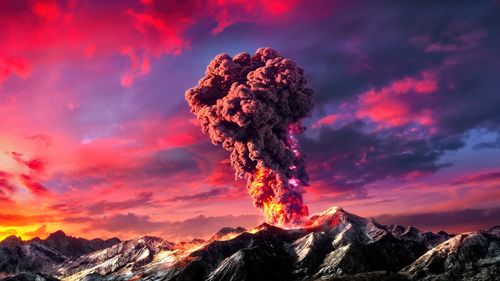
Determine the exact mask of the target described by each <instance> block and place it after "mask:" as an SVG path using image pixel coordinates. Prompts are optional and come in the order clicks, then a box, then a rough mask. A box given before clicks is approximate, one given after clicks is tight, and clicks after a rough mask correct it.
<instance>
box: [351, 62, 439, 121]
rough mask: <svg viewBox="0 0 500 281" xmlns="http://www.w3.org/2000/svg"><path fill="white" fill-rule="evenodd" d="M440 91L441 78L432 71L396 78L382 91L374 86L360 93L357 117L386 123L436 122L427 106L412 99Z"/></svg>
mask: <svg viewBox="0 0 500 281" xmlns="http://www.w3.org/2000/svg"><path fill="white" fill-rule="evenodd" d="M437 90H438V80H437V77H436V75H435V74H433V73H431V72H423V73H422V75H421V76H420V77H418V78H414V77H407V78H404V79H401V80H396V81H394V82H392V83H391V84H390V85H388V86H386V87H383V88H382V89H380V90H376V89H371V90H369V91H368V92H366V93H364V94H362V95H360V97H359V99H358V101H359V108H358V110H357V112H356V116H357V117H359V118H363V117H367V118H370V119H372V120H373V121H375V122H378V123H381V124H382V125H383V126H400V125H404V124H408V123H412V122H415V123H417V124H420V125H423V126H430V125H432V124H433V123H434V120H433V118H432V112H431V111H430V110H428V109H426V108H413V107H412V106H413V103H412V102H413V101H414V99H415V95H428V94H432V93H435V92H436V91H437ZM417 99H418V96H417Z"/></svg>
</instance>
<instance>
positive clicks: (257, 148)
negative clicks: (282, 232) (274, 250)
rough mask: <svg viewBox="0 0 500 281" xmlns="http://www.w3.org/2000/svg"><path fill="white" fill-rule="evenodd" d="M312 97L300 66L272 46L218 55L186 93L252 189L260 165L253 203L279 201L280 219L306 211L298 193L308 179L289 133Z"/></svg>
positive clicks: (296, 129)
mask: <svg viewBox="0 0 500 281" xmlns="http://www.w3.org/2000/svg"><path fill="white" fill-rule="evenodd" d="M312 98H313V91H312V90H311V89H309V88H307V87H306V79H305V78H304V73H303V70H302V69H301V68H299V67H297V65H296V64H295V62H293V61H292V60H290V59H287V58H284V57H282V56H280V55H279V54H278V53H277V52H276V51H275V50H273V49H271V48H260V49H258V50H257V52H256V53H255V54H254V55H253V56H251V55H250V54H248V53H240V54H238V55H236V56H235V57H234V58H231V57H230V56H229V55H227V54H219V55H217V56H216V57H215V58H214V59H213V60H212V61H211V62H210V64H209V65H208V67H207V69H206V72H205V76H204V77H203V78H201V80H200V81H199V82H198V85H197V86H196V87H194V88H191V89H189V90H187V91H186V100H187V101H188V103H189V106H190V108H191V112H193V113H194V114H196V116H197V118H198V120H199V122H200V124H201V126H202V128H203V132H204V133H208V135H209V136H210V139H211V140H212V143H214V144H216V145H221V146H222V147H224V148H225V149H226V150H228V151H230V152H231V164H232V166H233V168H234V169H235V171H236V177H237V178H242V177H245V178H246V179H247V186H248V187H249V189H251V184H252V182H255V181H257V180H259V179H257V175H258V172H259V169H260V172H262V173H265V175H264V176H262V175H261V177H260V178H262V179H260V181H263V186H259V188H258V189H259V190H258V191H253V192H252V191H251V192H250V193H251V195H252V196H253V197H254V204H255V205H256V206H257V207H259V208H265V204H266V202H267V203H276V204H280V205H283V206H284V211H283V212H284V213H285V215H284V216H285V217H284V218H282V219H283V220H284V222H285V223H288V222H296V221H298V220H300V216H302V215H307V207H305V206H304V205H303V203H302V194H301V193H302V186H305V185H307V184H308V177H307V173H306V171H305V161H304V157H303V156H302V153H301V152H300V151H299V148H298V145H297V143H296V141H295V139H294V138H293V134H296V133H301V132H302V131H303V130H304V128H303V127H301V126H300V121H301V120H302V119H303V118H305V117H307V116H308V115H309V114H310V112H311V110H312V108H313V103H312ZM254 189H255V188H254ZM270 201H272V202H270ZM269 220H270V221H271V222H276V220H275V219H269Z"/></svg>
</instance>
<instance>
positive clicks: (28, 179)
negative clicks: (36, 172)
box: [19, 174, 49, 196]
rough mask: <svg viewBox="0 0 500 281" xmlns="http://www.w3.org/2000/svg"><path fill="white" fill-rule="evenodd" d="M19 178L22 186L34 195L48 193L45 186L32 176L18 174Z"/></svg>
mask: <svg viewBox="0 0 500 281" xmlns="http://www.w3.org/2000/svg"><path fill="white" fill-rule="evenodd" d="M19 179H20V180H21V182H22V183H23V185H24V187H26V189H28V190H29V191H30V192H31V193H33V194H34V195H36V196H45V195H48V193H49V191H48V190H47V188H46V187H45V186H44V185H43V184H41V183H40V182H38V181H37V180H36V179H34V178H33V177H32V176H29V175H26V174H22V175H20V176H19Z"/></svg>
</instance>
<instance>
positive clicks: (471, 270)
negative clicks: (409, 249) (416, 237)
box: [403, 231, 500, 281]
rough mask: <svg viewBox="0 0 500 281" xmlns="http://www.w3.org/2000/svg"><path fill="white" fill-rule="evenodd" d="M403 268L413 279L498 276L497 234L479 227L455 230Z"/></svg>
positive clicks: (499, 245) (478, 279)
mask: <svg viewBox="0 0 500 281" xmlns="http://www.w3.org/2000/svg"><path fill="white" fill-rule="evenodd" d="M403 272H405V273H408V274H409V275H410V276H411V277H412V278H413V279H415V280H443V281H444V280H476V281H483V280H484V281H487V280H499V279H500V238H498V237H497V236H494V235H491V234H489V233H488V232H483V231H479V232H470V233H463V234H458V235H456V236H455V237H453V238H451V239H449V240H447V241H445V242H444V243H441V244H440V245H438V246H437V247H435V248H434V249H431V250H429V251H428V252H427V253H425V254H424V255H423V256H421V257H420V258H418V259H417V260H416V261H415V262H413V263H412V264H411V265H409V266H407V267H406V268H405V269H403Z"/></svg>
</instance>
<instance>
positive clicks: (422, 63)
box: [0, 0, 500, 240]
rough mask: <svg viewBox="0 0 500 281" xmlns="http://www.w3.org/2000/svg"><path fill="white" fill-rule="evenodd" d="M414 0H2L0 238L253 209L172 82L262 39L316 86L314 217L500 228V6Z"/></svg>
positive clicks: (144, 230)
mask: <svg viewBox="0 0 500 281" xmlns="http://www.w3.org/2000/svg"><path fill="white" fill-rule="evenodd" d="M375 2H377V4H375ZM414 2H415V3H413V4H412V3H409V2H407V1H385V4H382V2H379V1H363V3H361V2H358V1H332V0H319V1H300V0H292V1H280V0H267V1H266V0H258V1H242V0H208V1H199V0H187V1H176V0H175V1H161V0H142V1H140V0H124V1H99V0H67V1H66V0H61V1H45V0H19V1H14V0H12V1H9V0H1V1H0V113H1V118H0V239H2V238H4V237H7V236H9V235H12V234H14V235H19V236H21V237H22V238H24V239H28V238H32V237H35V236H40V237H45V236H47V235H48V234H49V233H50V232H53V231H55V230H58V229H62V230H64V231H65V232H66V233H68V234H70V235H73V236H82V237H88V238H94V237H112V236H117V237H119V238H122V239H126V238H132V237H136V236H140V235H145V234H148V235H157V236H161V237H165V238H168V239H171V240H178V239H181V238H182V239H187V238H189V237H206V236H207V235H210V234H212V233H213V232H215V231H217V230H218V229H219V228H220V227H223V226H238V225H241V226H244V227H252V226H255V225H257V224H258V223H260V222H262V221H263V218H262V214H261V212H260V210H259V209H256V208H254V207H253V206H252V201H251V199H250V197H249V196H248V194H247V192H246V190H245V183H244V181H242V180H240V181H235V180H234V172H233V170H232V169H231V167H230V164H229V158H228V153H227V152H226V151H224V150H223V149H221V148H220V147H216V146H213V145H212V144H211V143H210V141H209V139H208V138H207V137H206V136H205V135H203V134H202V133H201V129H200V127H199V125H198V124H197V121H196V119H195V117H194V116H193V115H192V114H191V113H190V112H189V108H188V105H187V103H186V101H185V99H184V92H185V90H186V89H188V88H190V87H193V86H195V85H196V83H197V81H198V79H200V78H201V77H202V76H203V75H204V72H205V68H206V65H207V64H208V63H209V62H210V60H211V59H212V58H213V57H214V56H215V55H217V54H219V53H223V52H225V53H228V54H230V55H235V54H237V53H240V52H242V51H247V52H249V53H253V52H255V50H256V49H257V48H259V47H267V46H268V47H272V48H274V49H276V50H278V51H279V52H280V53H281V54H283V55H284V56H287V57H289V58H292V59H293V60H294V61H296V62H297V64H298V65H299V66H301V67H302V68H303V69H304V70H305V73H306V77H307V78H308V81H309V84H308V85H309V87H311V88H312V89H314V91H315V94H316V97H315V108H314V111H313V114H312V116H311V117H310V118H308V119H306V120H304V121H303V123H304V125H306V126H307V127H308V129H307V131H306V132H305V134H303V135H302V136H300V137H298V139H299V141H300V145H301V147H302V149H303V151H304V153H305V155H306V157H307V160H308V168H307V170H308V172H309V175H310V186H309V187H308V188H307V190H306V193H305V194H304V200H305V203H306V204H307V205H308V206H309V210H310V212H311V213H314V212H319V211H323V210H324V209H326V208H329V207H331V206H335V205H339V206H342V207H343V208H344V209H345V210H347V211H350V212H352V213H355V214H358V215H362V216H367V217H369V216H373V217H375V218H377V219H378V220H379V221H380V222H381V223H387V224H389V223H400V224H406V225H415V226H417V227H419V228H421V229H423V230H434V231H436V230H441V229H443V230H447V231H451V232H459V231H468V230H476V229H485V228H489V227H491V226H493V225H495V224H500V219H499V218H500V92H499V88H500V77H499V75H500V56H499V50H500V36H499V34H500V2H499V1H453V3H451V2H450V1H442V3H439V1H435V2H434V1H433V2H430V1H414ZM424 2H425V4H424ZM461 2H463V3H461Z"/></svg>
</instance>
